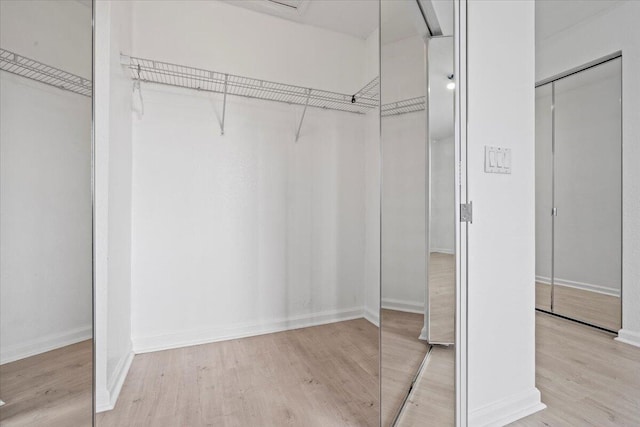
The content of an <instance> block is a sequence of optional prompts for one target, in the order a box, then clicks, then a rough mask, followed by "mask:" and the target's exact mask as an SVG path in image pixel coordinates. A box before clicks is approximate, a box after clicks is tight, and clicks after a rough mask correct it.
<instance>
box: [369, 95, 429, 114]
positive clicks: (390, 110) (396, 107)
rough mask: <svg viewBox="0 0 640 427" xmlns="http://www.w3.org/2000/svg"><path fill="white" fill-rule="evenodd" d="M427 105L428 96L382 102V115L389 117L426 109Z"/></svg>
mask: <svg viewBox="0 0 640 427" xmlns="http://www.w3.org/2000/svg"><path fill="white" fill-rule="evenodd" d="M425 106H426V97H424V96H418V97H416V98H410V99H404V100H402V101H396V102H390V103H388V104H382V107H380V115H381V116H382V117H389V116H397V115H400V114H406V113H414V112H417V111H424V109H425Z"/></svg>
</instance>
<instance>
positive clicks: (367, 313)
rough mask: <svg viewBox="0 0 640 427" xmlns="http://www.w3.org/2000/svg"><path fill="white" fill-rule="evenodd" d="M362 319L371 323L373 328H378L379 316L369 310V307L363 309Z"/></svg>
mask: <svg viewBox="0 0 640 427" xmlns="http://www.w3.org/2000/svg"><path fill="white" fill-rule="evenodd" d="M363 314H364V318H365V319H366V320H368V321H369V322H371V323H372V324H373V325H374V326H375V327H380V314H379V313H378V312H375V311H373V310H371V309H370V308H369V307H365V308H364V313H363Z"/></svg>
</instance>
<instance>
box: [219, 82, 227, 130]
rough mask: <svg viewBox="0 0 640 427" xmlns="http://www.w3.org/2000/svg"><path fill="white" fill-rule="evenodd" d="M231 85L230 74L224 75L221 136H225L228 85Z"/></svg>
mask: <svg viewBox="0 0 640 427" xmlns="http://www.w3.org/2000/svg"><path fill="white" fill-rule="evenodd" d="M228 83H229V74H225V75H224V96H223V97H222V122H221V123H220V135H221V136H224V116H225V114H226V112H227V84H228Z"/></svg>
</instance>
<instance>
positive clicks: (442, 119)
mask: <svg viewBox="0 0 640 427" xmlns="http://www.w3.org/2000/svg"><path fill="white" fill-rule="evenodd" d="M450 74H453V38H452V37H448V38H441V39H433V40H431V41H430V42H429V99H430V101H429V127H430V134H431V139H432V140H440V139H443V138H446V137H449V136H451V135H453V131H454V124H453V102H454V94H455V91H454V90H451V89H447V83H449V82H450V81H449V79H448V78H447V76H449V75H450Z"/></svg>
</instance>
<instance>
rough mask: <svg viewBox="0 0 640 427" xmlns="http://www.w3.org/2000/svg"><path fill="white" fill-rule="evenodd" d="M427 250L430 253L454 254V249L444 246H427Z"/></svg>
mask: <svg viewBox="0 0 640 427" xmlns="http://www.w3.org/2000/svg"><path fill="white" fill-rule="evenodd" d="M429 252H430V253H435V252H437V253H440V254H447V255H455V254H456V251H455V249H445V248H429Z"/></svg>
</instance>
